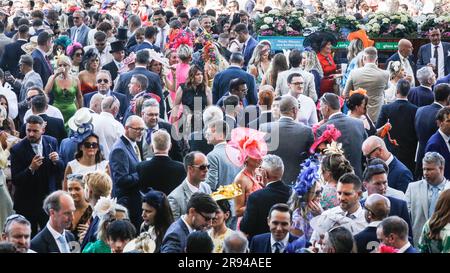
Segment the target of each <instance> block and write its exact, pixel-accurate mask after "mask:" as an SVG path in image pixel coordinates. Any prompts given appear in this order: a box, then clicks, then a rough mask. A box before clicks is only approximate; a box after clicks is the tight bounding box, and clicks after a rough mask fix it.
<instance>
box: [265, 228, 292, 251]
mask: <svg viewBox="0 0 450 273" xmlns="http://www.w3.org/2000/svg"><path fill="white" fill-rule="evenodd" d="M276 242H281V243H282V244H283V248H282V249H281V250H280V252H283V251H284V249H286V246H287V245H288V243H289V232H288V233H287V234H286V236H285V237H284V238H283V240H281V241H276V240H275V238H273V235H272V234H271V235H270V247H271V249H272V250H273V249H274V248H275V246H274V244H275V243H276Z"/></svg>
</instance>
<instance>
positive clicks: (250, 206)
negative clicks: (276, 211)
mask: <svg viewBox="0 0 450 273" xmlns="http://www.w3.org/2000/svg"><path fill="white" fill-rule="evenodd" d="M290 196H291V187H289V186H287V185H285V184H284V183H283V182H282V181H281V180H280V181H277V182H273V183H270V184H269V185H267V186H266V187H265V188H263V189H261V190H258V191H255V192H253V193H252V194H250V196H249V197H248V200H247V208H246V210H245V212H244V216H243V217H242V221H241V224H240V229H241V231H242V232H244V233H246V234H248V236H249V238H252V237H253V236H255V235H258V234H262V233H266V232H269V231H270V230H269V226H268V225H267V215H269V211H270V208H271V207H272V206H273V205H275V204H278V203H287V201H288V199H289V197H290Z"/></svg>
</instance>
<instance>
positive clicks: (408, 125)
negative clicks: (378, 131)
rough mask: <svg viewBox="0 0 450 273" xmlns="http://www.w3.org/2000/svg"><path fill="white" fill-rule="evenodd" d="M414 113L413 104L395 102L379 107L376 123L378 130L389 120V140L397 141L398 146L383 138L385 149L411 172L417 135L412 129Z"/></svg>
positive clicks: (400, 101)
mask: <svg viewBox="0 0 450 273" xmlns="http://www.w3.org/2000/svg"><path fill="white" fill-rule="evenodd" d="M416 112H417V106H415V105H414V104H412V103H410V102H408V101H406V100H396V101H394V102H392V103H389V104H386V105H383V107H381V111H380V115H379V116H378V121H377V128H380V127H381V126H383V125H384V124H386V122H387V121H388V120H389V122H390V123H391V125H392V130H391V131H390V134H391V138H392V139H395V140H397V142H398V146H395V145H393V144H392V143H390V142H389V139H387V138H385V143H386V147H387V148H388V150H389V151H390V152H392V153H393V154H394V155H395V156H396V157H397V158H398V160H400V161H401V162H402V163H403V164H405V166H406V167H407V168H408V169H409V170H410V171H411V172H414V169H415V162H414V158H415V155H416V148H417V135H416V129H415V128H414V118H415V117H416Z"/></svg>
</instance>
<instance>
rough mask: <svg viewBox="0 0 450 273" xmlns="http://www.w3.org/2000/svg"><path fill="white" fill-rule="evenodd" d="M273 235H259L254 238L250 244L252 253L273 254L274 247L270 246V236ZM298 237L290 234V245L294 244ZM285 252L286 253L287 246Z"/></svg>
mask: <svg viewBox="0 0 450 273" xmlns="http://www.w3.org/2000/svg"><path fill="white" fill-rule="evenodd" d="M271 235H272V234H271V233H270V232H268V233H264V234H259V235H256V236H255V237H253V239H252V241H251V242H250V253H272V246H271V245H270V236H271ZM297 239H298V237H297V236H294V235H292V234H291V233H289V240H288V242H289V243H292V242H293V241H295V240H297ZM284 247H285V251H284V252H286V246H284Z"/></svg>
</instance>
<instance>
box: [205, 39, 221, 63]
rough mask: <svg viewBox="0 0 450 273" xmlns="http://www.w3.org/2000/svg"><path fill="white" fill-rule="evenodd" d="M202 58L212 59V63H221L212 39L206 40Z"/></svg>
mask: <svg viewBox="0 0 450 273" xmlns="http://www.w3.org/2000/svg"><path fill="white" fill-rule="evenodd" d="M202 58H203V61H204V62H207V61H211V63H213V64H216V65H219V59H218V58H217V56H216V51H215V45H214V43H213V42H211V41H206V43H205V45H204V46H203V54H202Z"/></svg>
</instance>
